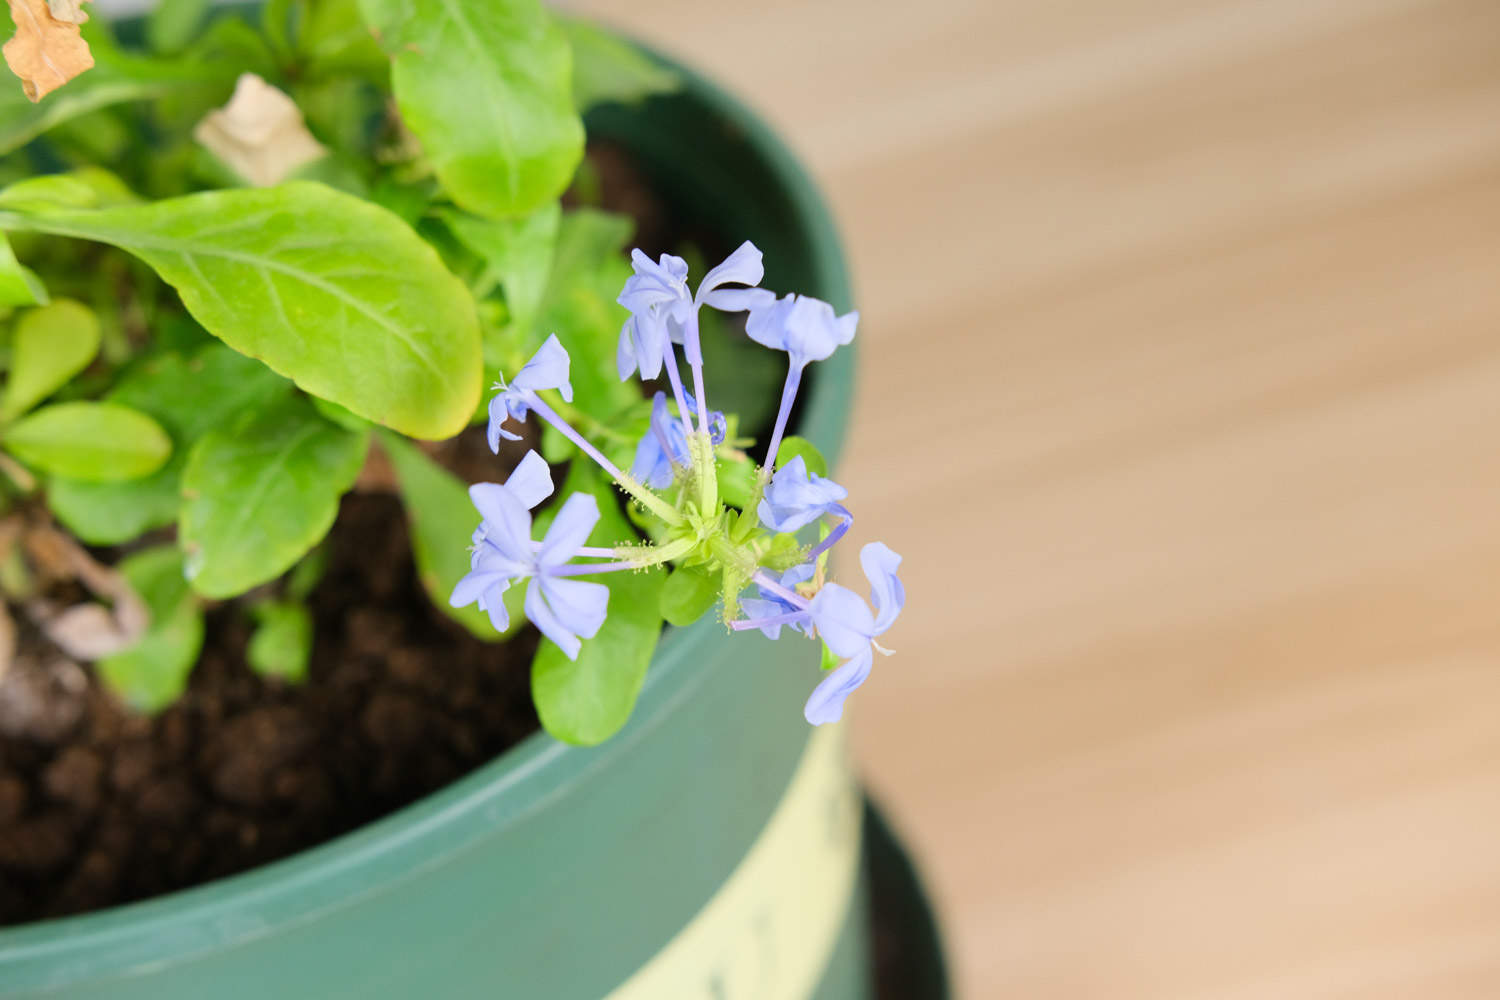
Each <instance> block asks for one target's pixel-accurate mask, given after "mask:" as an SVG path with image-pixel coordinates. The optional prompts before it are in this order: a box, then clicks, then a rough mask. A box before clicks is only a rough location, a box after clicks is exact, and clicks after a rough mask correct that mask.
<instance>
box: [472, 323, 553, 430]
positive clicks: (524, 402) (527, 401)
mask: <svg viewBox="0 0 1500 1000" xmlns="http://www.w3.org/2000/svg"><path fill="white" fill-rule="evenodd" d="M568 364H569V359H568V352H567V350H566V349H565V348H564V347H563V345H562V344H561V343H559V342H558V340H557V334H555V333H554V334H552V335H551V336H550V337H548V338H547V340H546V342H545V343H543V344H542V346H541V347H539V348H537V351H536V354H534V355H532V358H531V360H530V361H528V362H526V364H525V366H524V367H522V369H521V370H520V371H519V372H517V373H516V377H515V378H513V379H511V380H510V384H509V385H506V384H505V383H504V381H502V382H501V383H500V393H499V395H497V396H496V397H495V398H494V399H492V400H490V426H489V434H488V436H489V442H490V451H493V452H499V451H500V439H501V438H505V439H506V440H507V441H519V440H521V435H519V434H514V433H512V432H510V431H508V430H506V429H505V428H504V427H502V426H500V425H501V424H503V423H505V420H506V418H507V417H509V418H510V419H512V420H515V421H518V422H522V423H524V422H525V420H526V414H528V413H530V412H531V408H532V407H534V406H536V404H537V399H536V394H537V393H538V392H540V391H541V390H543V389H556V390H557V391H558V392H559V393H561V394H562V398H563V399H565V400H567V401H568V402H570V403H571V402H572V401H573V386H572V385H571V384H570V383H569V382H568Z"/></svg>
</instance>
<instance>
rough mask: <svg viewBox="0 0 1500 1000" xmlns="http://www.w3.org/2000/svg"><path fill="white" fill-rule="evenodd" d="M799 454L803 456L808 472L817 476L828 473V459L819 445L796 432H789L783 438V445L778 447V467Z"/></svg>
mask: <svg viewBox="0 0 1500 1000" xmlns="http://www.w3.org/2000/svg"><path fill="white" fill-rule="evenodd" d="M798 455H801V456H802V461H803V463H804V464H806V466H807V471H808V472H811V473H812V474H813V475H815V476H826V475H828V460H827V459H825V458H824V457H823V453H822V452H821V451H819V450H818V446H817V445H815V444H813V443H812V442H811V441H809V440H808V439H807V438H804V437H797V436H796V435H795V434H788V435H787V436H786V437H784V438H782V439H781V447H779V448H777V449H776V468H778V469H779V468H781V467H782V466H784V465H786V463H788V462H790V461H791V460H792V459H794V458H796V457H797V456H798Z"/></svg>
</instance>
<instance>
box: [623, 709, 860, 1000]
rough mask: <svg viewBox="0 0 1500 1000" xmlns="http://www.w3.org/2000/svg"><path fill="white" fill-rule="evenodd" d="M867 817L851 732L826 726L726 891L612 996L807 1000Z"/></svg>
mask: <svg viewBox="0 0 1500 1000" xmlns="http://www.w3.org/2000/svg"><path fill="white" fill-rule="evenodd" d="M860 815H861V811H860V800H859V793H858V791H857V789H856V787H855V784H854V780H853V778H852V776H851V775H850V772H849V766H848V758H847V754H846V750H845V746H844V739H843V732H842V727H841V726H822V727H820V728H818V729H816V730H814V732H813V735H812V738H811V739H809V740H808V743H807V749H806V750H805V751H804V752H803V754H802V760H801V761H800V762H798V764H797V770H796V771H795V772H794V773H793V775H792V780H791V782H790V784H788V785H787V789H786V794H785V795H783V796H782V799H781V802H780V803H779V804H778V805H777V807H776V811H775V812H774V813H772V814H771V819H770V822H768V823H767V824H766V828H765V830H764V831H762V832H761V835H760V837H759V839H757V840H756V842H755V843H754V844H752V845H751V847H750V850H749V851H748V852H747V853H746V854H745V858H744V860H743V861H741V862H740V864H739V867H738V868H736V869H735V870H734V871H733V872H732V873H731V874H730V876H729V878H728V879H727V880H726V881H725V882H724V886H723V888H721V889H720V890H719V891H718V893H716V894H715V895H714V897H713V898H712V899H710V900H709V901H708V902H707V903H706V904H705V905H704V907H703V909H701V910H699V911H698V913H697V915H696V916H694V917H693V919H692V920H690V921H689V922H688V924H687V926H686V927H684V928H683V929H682V930H681V931H680V932H679V933H678V934H677V936H676V937H674V938H673V939H672V940H671V941H670V942H668V944H667V946H666V947H665V948H663V949H662V950H661V951H660V952H658V953H657V955H656V957H655V958H653V959H651V961H649V962H647V963H646V964H645V965H644V966H642V967H641V968H640V969H639V970H637V971H636V973H635V974H634V975H632V976H631V977H630V978H629V979H627V980H626V981H625V983H624V985H622V986H620V987H619V988H618V989H616V990H615V991H614V992H613V993H611V994H609V996H608V997H607V998H606V1000H663V998H665V997H671V998H673V1000H697V998H702V1000H740V998H745V1000H752V998H753V1000H807V997H809V996H811V995H812V992H813V990H815V989H816V988H817V986H818V982H819V981H820V979H821V978H822V975H823V970H824V967H825V966H826V965H827V964H828V959H829V956H830V954H831V953H832V951H833V948H834V944H835V942H836V941H837V939H838V934H839V931H840V930H841V929H842V927H843V924H844V919H845V915H846V912H847V910H848V906H849V897H850V895H851V894H852V893H853V891H854V883H855V878H856V875H857V871H858V867H859V844H860Z"/></svg>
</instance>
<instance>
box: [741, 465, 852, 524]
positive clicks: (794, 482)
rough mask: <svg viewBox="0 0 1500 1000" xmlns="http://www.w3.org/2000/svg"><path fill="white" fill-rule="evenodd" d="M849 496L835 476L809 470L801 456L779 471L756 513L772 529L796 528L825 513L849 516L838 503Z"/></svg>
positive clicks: (772, 479) (811, 521)
mask: <svg viewBox="0 0 1500 1000" xmlns="http://www.w3.org/2000/svg"><path fill="white" fill-rule="evenodd" d="M848 495H849V491H848V490H846V489H844V488H843V487H842V486H840V485H839V484H838V483H836V482H834V481H833V480H832V479H825V478H823V477H822V476H819V475H817V474H815V473H812V472H809V471H808V470H807V463H806V462H805V461H804V460H803V458H802V456H801V455H798V456H796V457H795V458H793V459H792V460H791V461H790V462H788V463H787V464H785V465H783V466H782V467H781V468H779V469H777V470H776V475H775V476H773V477H772V478H771V485H770V487H769V488H768V489H767V490H766V495H765V496H764V497H762V498H761V501H760V506H759V507H757V508H756V513H758V514H759V515H760V520H761V523H763V524H764V525H765V526H766V527H768V528H770V529H771V530H772V531H796V530H797V529H798V528H802V527H804V526H806V525H809V524H812V523H813V522H814V521H816V520H817V519H818V518H820V517H822V516H823V515H824V514H836V515H838V516H840V517H843V518H849V517H850V515H849V512H848V511H847V510H845V509H844V508H843V507H841V506H840V505H839V503H838V501H840V500H842V499H844V498H845V497H847V496H848Z"/></svg>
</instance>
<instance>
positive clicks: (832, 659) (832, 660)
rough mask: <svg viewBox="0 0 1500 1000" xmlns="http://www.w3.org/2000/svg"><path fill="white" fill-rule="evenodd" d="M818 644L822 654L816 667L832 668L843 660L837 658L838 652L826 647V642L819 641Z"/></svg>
mask: <svg viewBox="0 0 1500 1000" xmlns="http://www.w3.org/2000/svg"><path fill="white" fill-rule="evenodd" d="M819 646H820V647H821V649H822V654H821V656H820V658H819V660H818V667H819V668H820V669H822V670H832V669H833V668H834V667H836V666H838V665H839V664H840V663H842V662H843V661H842V660H840V659H839V654H837V653H835V652H834V651H833V650H831V649H829V648H828V644H827V643H820V644H819Z"/></svg>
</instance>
